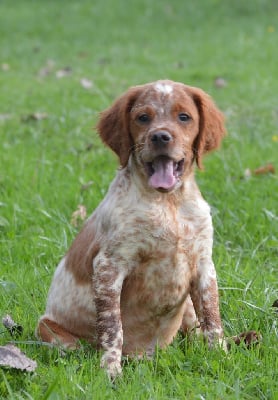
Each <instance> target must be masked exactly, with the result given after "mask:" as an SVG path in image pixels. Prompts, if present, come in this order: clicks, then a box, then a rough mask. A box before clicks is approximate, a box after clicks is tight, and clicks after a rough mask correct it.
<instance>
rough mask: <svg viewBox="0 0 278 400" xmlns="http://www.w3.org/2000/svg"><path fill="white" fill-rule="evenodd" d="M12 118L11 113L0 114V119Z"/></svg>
mask: <svg viewBox="0 0 278 400" xmlns="http://www.w3.org/2000/svg"><path fill="white" fill-rule="evenodd" d="M10 118H11V114H0V121H6V120H7V119H10Z"/></svg>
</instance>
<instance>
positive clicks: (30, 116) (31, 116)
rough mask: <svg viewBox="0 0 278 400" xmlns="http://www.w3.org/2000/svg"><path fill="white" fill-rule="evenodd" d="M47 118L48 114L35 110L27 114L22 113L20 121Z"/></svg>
mask: <svg viewBox="0 0 278 400" xmlns="http://www.w3.org/2000/svg"><path fill="white" fill-rule="evenodd" d="M46 118H48V115H47V114H46V113H43V112H35V113H31V114H28V115H24V116H23V117H21V121H23V122H30V121H40V120H42V119H46Z"/></svg>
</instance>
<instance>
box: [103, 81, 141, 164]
mask: <svg viewBox="0 0 278 400" xmlns="http://www.w3.org/2000/svg"><path fill="white" fill-rule="evenodd" d="M138 91H139V88H138V87H134V88H130V89H129V90H128V91H127V92H126V93H125V94H123V95H122V96H121V97H119V98H118V99H117V100H116V101H115V102H114V104H112V106H111V107H110V108H108V109H107V110H105V111H103V112H101V113H100V119H99V122H98V124H97V127H96V128H97V131H98V133H99V135H100V137H101V139H102V141H103V142H104V143H105V144H107V146H109V147H110V148H111V149H112V150H113V151H114V152H115V153H116V154H117V155H118V157H119V159H120V164H121V166H122V167H125V166H126V165H127V162H128V159H129V155H130V152H131V150H132V146H133V144H134V143H133V140H132V137H131V135H130V132H129V112H130V110H131V108H132V105H133V103H134V102H135V100H136V98H137V96H138Z"/></svg>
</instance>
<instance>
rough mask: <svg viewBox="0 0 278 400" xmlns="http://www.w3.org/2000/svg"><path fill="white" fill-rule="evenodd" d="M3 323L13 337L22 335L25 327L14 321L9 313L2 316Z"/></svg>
mask: <svg viewBox="0 0 278 400" xmlns="http://www.w3.org/2000/svg"><path fill="white" fill-rule="evenodd" d="M2 323H3V325H4V327H5V328H6V329H7V330H8V331H9V333H10V334H11V336H13V337H17V336H20V335H21V334H22V332H23V327H22V326H21V325H19V324H17V323H16V322H14V320H13V319H12V317H11V316H10V315H9V314H7V315H5V316H4V317H3V318H2Z"/></svg>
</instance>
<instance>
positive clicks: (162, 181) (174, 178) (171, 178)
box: [145, 156, 184, 192]
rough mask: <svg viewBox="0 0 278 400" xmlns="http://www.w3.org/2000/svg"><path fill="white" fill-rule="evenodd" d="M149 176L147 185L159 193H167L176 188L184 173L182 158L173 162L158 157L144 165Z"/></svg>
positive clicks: (170, 159)
mask: <svg viewBox="0 0 278 400" xmlns="http://www.w3.org/2000/svg"><path fill="white" fill-rule="evenodd" d="M145 169H146V172H147V174H148V176H149V185H150V186H151V187H152V188H154V189H156V190H159V191H162V192H169V191H171V190H172V189H174V187H175V186H176V183H177V182H178V180H179V177H180V176H181V175H182V174H183V171H184V158H183V159H182V160H180V161H174V160H173V159H172V158H170V157H168V156H158V157H156V158H155V159H154V160H153V161H151V162H147V163H145Z"/></svg>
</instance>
